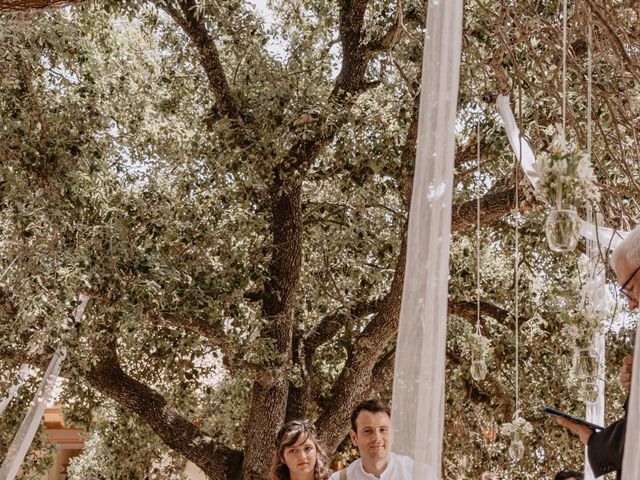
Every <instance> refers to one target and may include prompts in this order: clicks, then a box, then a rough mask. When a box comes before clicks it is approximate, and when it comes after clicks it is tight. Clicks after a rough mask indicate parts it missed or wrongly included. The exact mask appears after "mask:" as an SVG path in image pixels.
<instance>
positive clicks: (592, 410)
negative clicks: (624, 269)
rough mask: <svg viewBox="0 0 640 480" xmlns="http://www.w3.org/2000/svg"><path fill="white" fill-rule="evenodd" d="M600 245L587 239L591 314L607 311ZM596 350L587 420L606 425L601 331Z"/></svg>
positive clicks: (589, 476) (587, 476) (591, 479)
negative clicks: (595, 390) (594, 396)
mask: <svg viewBox="0 0 640 480" xmlns="http://www.w3.org/2000/svg"><path fill="white" fill-rule="evenodd" d="M587 218H588V219H589V220H591V218H592V213H591V211H590V209H588V210H587ZM599 223H601V221H600V219H599V217H598V216H597V215H596V221H595V222H594V224H599ZM599 252H600V247H599V246H598V244H597V242H596V241H595V240H589V239H587V254H588V256H589V263H588V269H589V275H588V280H587V284H586V285H585V292H584V293H585V296H584V303H585V304H584V308H586V309H587V311H588V312H590V313H591V314H595V315H599V314H600V313H603V312H604V311H605V303H606V300H605V298H606V294H607V293H606V285H605V267H604V264H603V263H602V262H600V261H599ZM593 346H594V350H595V352H596V355H597V356H598V366H599V369H598V378H597V380H596V384H597V385H598V398H597V400H596V401H595V402H593V403H587V404H586V410H587V412H586V413H587V414H586V418H587V421H589V422H591V423H595V424H596V425H604V393H605V383H604V362H605V356H604V354H605V338H604V335H603V334H601V333H597V334H596V336H595V338H594V345H593ZM587 448H588V447H586V446H585V448H584V480H595V478H596V477H595V475H594V473H593V470H592V469H591V465H590V464H589V457H588V455H587Z"/></svg>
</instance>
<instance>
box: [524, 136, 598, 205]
mask: <svg viewBox="0 0 640 480" xmlns="http://www.w3.org/2000/svg"><path fill="white" fill-rule="evenodd" d="M535 168H536V173H537V174H538V177H539V183H538V189H537V192H536V193H537V196H538V198H539V199H540V200H541V201H543V202H545V203H547V204H549V205H554V206H557V207H561V205H558V203H561V204H565V205H566V204H570V205H577V204H578V203H584V202H585V201H598V200H599V198H600V192H599V191H598V187H597V186H596V181H597V179H596V176H595V174H594V172H593V167H592V166H591V159H590V158H589V155H587V154H586V153H583V152H579V151H577V150H574V149H570V148H568V147H567V144H566V142H565V140H564V135H563V133H562V129H560V131H559V133H558V134H557V136H556V138H555V139H554V140H553V142H552V143H551V146H550V147H549V152H548V153H543V154H541V155H540V156H539V158H538V160H537V161H536V164H535Z"/></svg>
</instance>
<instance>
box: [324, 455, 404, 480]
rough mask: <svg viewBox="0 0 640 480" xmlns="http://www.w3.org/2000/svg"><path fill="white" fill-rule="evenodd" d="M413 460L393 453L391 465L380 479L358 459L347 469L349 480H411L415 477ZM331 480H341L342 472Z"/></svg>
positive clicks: (390, 460) (337, 473)
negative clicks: (366, 470) (369, 471)
mask: <svg viewBox="0 0 640 480" xmlns="http://www.w3.org/2000/svg"><path fill="white" fill-rule="evenodd" d="M412 470H413V460H411V458H409V457H406V456H404V455H398V454H396V453H393V452H392V453H391V455H390V457H389V464H388V465H387V468H386V469H385V470H384V472H382V474H381V475H380V476H379V477H376V476H375V475H374V474H373V473H368V472H365V471H364V468H362V460H360V459H357V460H356V461H355V462H352V463H351V464H350V465H349V466H348V467H347V480H411V479H412V477H413V471H412ZM330 480H340V472H335V473H334V474H333V475H331V478H330Z"/></svg>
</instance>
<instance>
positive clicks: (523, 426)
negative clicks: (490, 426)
mask: <svg viewBox="0 0 640 480" xmlns="http://www.w3.org/2000/svg"><path fill="white" fill-rule="evenodd" d="M515 432H519V433H520V434H521V435H522V436H523V437H524V436H527V435H529V434H531V432H533V425H531V423H529V422H528V421H527V420H526V419H524V418H522V417H521V416H519V415H518V416H516V418H515V419H513V420H512V421H511V422H507V423H503V424H502V425H501V426H500V433H501V434H502V435H505V436H511V435H513V434H514V433H515Z"/></svg>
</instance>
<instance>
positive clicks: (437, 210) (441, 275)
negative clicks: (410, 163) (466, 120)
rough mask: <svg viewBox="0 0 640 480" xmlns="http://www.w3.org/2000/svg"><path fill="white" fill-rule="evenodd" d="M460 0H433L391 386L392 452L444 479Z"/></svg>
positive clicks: (420, 478)
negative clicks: (445, 387) (448, 304)
mask: <svg viewBox="0 0 640 480" xmlns="http://www.w3.org/2000/svg"><path fill="white" fill-rule="evenodd" d="M462 11H463V8H462V0H431V1H430V2H429V9H428V14H427V27H426V30H425V47H424V58H423V66H422V87H421V98H420V120H419V126H418V148H417V155H416V167H415V175H414V180H413V196H412V199H411V211H410V215H409V234H408V246H407V263H406V273H405V283H404V291H403V297H402V307H401V311H400V326H399V331H398V343H397V346H396V364H395V375H394V383H393V403H392V404H393V413H392V418H393V425H394V431H395V444H394V445H395V448H394V449H395V450H396V451H398V452H399V453H402V454H405V455H409V456H410V457H411V458H413V460H414V470H413V478H414V479H416V480H425V479H429V480H431V479H434V480H435V479H439V478H441V475H440V470H441V458H442V434H443V427H444V378H445V377H444V373H445V347H446V330H447V288H448V276H449V246H450V243H451V202H452V200H451V198H452V185H453V160H454V145H455V119H456V106H457V98H458V84H459V74H460V53H461V44H462Z"/></svg>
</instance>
